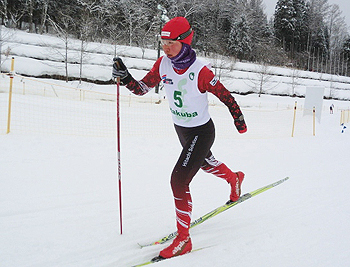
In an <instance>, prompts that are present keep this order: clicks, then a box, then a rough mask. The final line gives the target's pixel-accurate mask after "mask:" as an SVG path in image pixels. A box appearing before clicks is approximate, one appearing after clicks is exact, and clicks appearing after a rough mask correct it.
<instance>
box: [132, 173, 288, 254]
mask: <svg viewBox="0 0 350 267" xmlns="http://www.w3.org/2000/svg"><path fill="white" fill-rule="evenodd" d="M288 179H289V177H285V178H283V179H281V180H279V181H277V182H274V183H272V184H269V185H266V186H263V187H261V188H259V189H256V190H254V191H252V192H250V193H246V194H244V195H242V196H241V197H240V198H239V199H238V200H237V201H235V202H232V201H230V200H229V201H227V202H226V204H224V205H222V206H220V207H218V208H216V209H214V210H212V211H210V212H208V213H207V214H205V215H203V216H201V217H199V218H198V219H197V220H195V221H193V222H192V223H191V226H190V228H193V227H195V226H197V225H199V224H201V223H203V222H205V221H206V220H208V219H210V218H212V217H214V216H216V215H218V214H220V213H222V212H224V211H225V210H228V209H230V208H232V207H233V206H236V205H238V204H239V203H242V202H243V201H246V200H248V199H250V198H252V197H254V196H256V195H259V194H261V193H262V192H265V191H266V190H269V189H271V188H273V187H275V186H277V185H279V184H281V183H283V182H284V181H287V180H288ZM176 235H177V231H175V232H173V233H171V234H169V235H167V236H165V237H162V238H161V239H158V240H157V241H154V242H152V243H149V244H144V245H141V244H139V246H140V247H141V248H144V247H148V246H153V245H157V244H163V243H165V242H167V241H169V240H172V239H173V238H175V237H176Z"/></svg>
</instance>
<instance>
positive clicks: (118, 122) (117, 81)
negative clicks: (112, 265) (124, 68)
mask: <svg viewBox="0 0 350 267" xmlns="http://www.w3.org/2000/svg"><path fill="white" fill-rule="evenodd" d="M114 63H115V64H117V65H119V63H118V61H115V62H114ZM116 84H117V161H118V186H119V221H120V234H121V235H122V234H123V216H122V177H121V176H122V172H121V163H120V115H119V102H120V99H119V97H120V92H119V86H120V77H117V79H116Z"/></svg>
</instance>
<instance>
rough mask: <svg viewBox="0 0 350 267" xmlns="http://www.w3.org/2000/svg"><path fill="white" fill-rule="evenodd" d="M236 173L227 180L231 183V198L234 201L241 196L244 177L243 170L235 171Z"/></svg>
mask: <svg viewBox="0 0 350 267" xmlns="http://www.w3.org/2000/svg"><path fill="white" fill-rule="evenodd" d="M234 174H235V175H234V176H232V177H230V178H228V179H227V181H228V182H229V184H230V185H231V195H230V200H231V201H233V202H235V201H237V200H238V199H239V197H240V196H241V184H242V182H243V179H244V173H243V172H235V173H234Z"/></svg>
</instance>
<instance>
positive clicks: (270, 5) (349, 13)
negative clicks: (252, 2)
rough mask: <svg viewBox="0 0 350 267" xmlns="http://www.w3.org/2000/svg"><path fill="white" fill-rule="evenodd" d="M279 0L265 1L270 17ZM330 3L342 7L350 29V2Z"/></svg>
mask: <svg viewBox="0 0 350 267" xmlns="http://www.w3.org/2000/svg"><path fill="white" fill-rule="evenodd" d="M277 1H278V0H264V4H265V6H266V9H265V11H266V13H267V15H268V16H269V17H270V16H271V15H273V13H274V12H275V7H276V3H277ZM328 3H329V4H331V5H334V4H337V5H338V6H339V7H340V10H342V12H343V16H344V17H345V22H346V24H347V26H348V28H350V2H349V0H328Z"/></svg>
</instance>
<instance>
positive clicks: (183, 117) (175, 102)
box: [112, 17, 247, 258]
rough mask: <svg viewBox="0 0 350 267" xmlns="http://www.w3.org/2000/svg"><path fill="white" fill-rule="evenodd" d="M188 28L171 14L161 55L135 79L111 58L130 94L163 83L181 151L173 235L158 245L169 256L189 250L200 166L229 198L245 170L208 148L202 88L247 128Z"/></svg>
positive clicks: (211, 134) (210, 128)
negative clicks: (226, 188)
mask: <svg viewBox="0 0 350 267" xmlns="http://www.w3.org/2000/svg"><path fill="white" fill-rule="evenodd" d="M192 38H193V30H192V28H191V26H190V24H189V22H188V21H187V19H186V18H184V17H175V18H173V19H171V20H170V21H169V22H167V23H166V24H165V25H164V26H163V28H162V31H161V44H162V48H163V50H164V53H165V56H162V57H160V58H158V60H157V61H156V62H155V64H154V65H153V67H152V69H151V70H150V71H149V72H148V73H147V74H146V76H145V77H144V78H143V79H142V80H140V81H136V80H135V79H134V78H133V77H132V76H131V74H130V73H129V71H128V70H127V68H126V66H125V65H124V63H123V61H122V59H121V58H114V64H113V72H112V76H113V77H120V82H121V85H125V86H126V87H127V88H128V89H129V90H130V91H131V92H132V93H134V94H136V95H144V94H146V93H147V92H149V91H150V90H151V88H153V87H155V86H156V85H157V84H158V83H159V82H161V81H162V82H163V84H164V88H165V91H166V95H167V98H168V101H169V107H170V112H171V113H172V118H173V123H174V127H175V131H176V133H177V135H178V138H179V141H180V143H181V145H182V148H183V149H182V151H181V154H180V156H179V158H178V161H177V163H176V164H175V167H174V169H173V171H172V174H171V182H170V184H171V188H172V192H173V196H174V202H175V211H176V226H177V233H178V234H177V237H176V238H175V239H174V241H173V243H172V244H171V245H170V246H168V247H166V248H165V249H163V250H162V251H161V252H160V253H159V256H160V257H161V258H171V257H174V256H178V255H182V254H185V253H188V252H190V251H191V250H192V242H191V238H190V235H189V227H190V223H191V212H192V200H191V194H190V189H189V184H190V182H191V180H192V178H193V177H194V176H195V174H196V173H197V171H198V170H199V169H202V170H204V171H205V172H208V173H212V174H214V175H215V176H217V177H220V178H223V179H224V180H226V181H227V182H228V183H229V184H230V186H231V194H230V201H237V200H238V199H239V197H240V195H241V184H242V181H243V179H244V173H243V172H241V171H238V172H232V171H231V170H230V169H229V168H228V167H227V166H226V165H225V164H224V163H222V162H220V161H218V160H217V159H216V158H215V157H214V155H213V154H212V152H211V151H210V148H211V146H212V144H213V142H214V138H215V128H214V124H213V121H212V119H211V117H210V115H209V112H208V99H207V92H210V93H212V94H214V95H215V96H217V97H218V98H219V99H220V100H221V101H222V102H223V103H224V104H225V105H226V106H227V107H228V109H229V112H230V113H231V115H232V117H233V121H234V125H235V126H236V128H237V130H238V132H239V133H245V132H246V131H247V127H246V124H245V121H244V117H243V114H242V112H241V110H240V108H239V106H238V104H237V103H236V101H235V99H234V97H233V96H232V95H231V94H230V92H229V91H228V90H227V89H226V88H225V87H224V86H223V85H222V83H221V82H220V81H219V80H218V78H217V77H216V76H215V75H214V74H213V72H212V71H211V70H210V69H209V68H208V66H206V65H205V64H204V63H203V62H202V61H200V60H198V59H197V58H196V53H195V51H194V50H192V47H191V42H192Z"/></svg>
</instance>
